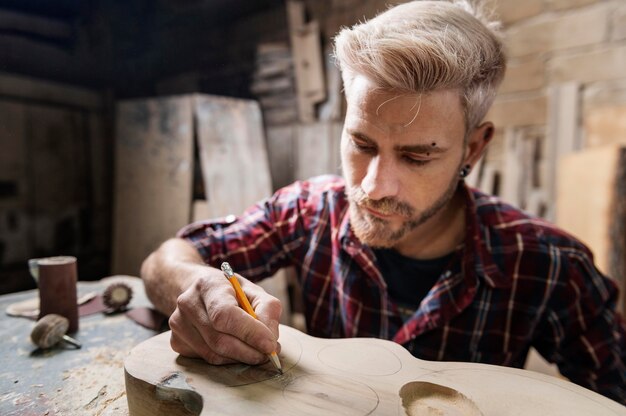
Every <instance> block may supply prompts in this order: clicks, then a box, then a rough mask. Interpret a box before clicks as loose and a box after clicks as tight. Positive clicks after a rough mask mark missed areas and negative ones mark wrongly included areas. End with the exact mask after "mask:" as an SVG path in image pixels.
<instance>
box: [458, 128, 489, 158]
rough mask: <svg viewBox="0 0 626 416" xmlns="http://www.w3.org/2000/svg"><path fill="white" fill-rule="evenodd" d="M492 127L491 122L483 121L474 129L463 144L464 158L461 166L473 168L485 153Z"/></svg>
mask: <svg viewBox="0 0 626 416" xmlns="http://www.w3.org/2000/svg"><path fill="white" fill-rule="evenodd" d="M493 134H494V126H493V123H492V122H491V121H485V122H484V123H482V124H481V125H479V126H478V127H476V128H475V129H474V131H472V132H471V133H470V135H469V137H468V138H467V142H466V143H465V158H464V159H463V165H464V166H465V165H470V166H474V164H476V162H478V160H479V159H480V157H481V156H482V155H483V153H484V152H485V149H486V148H487V145H488V144H489V142H490V141H491V139H492V138H493Z"/></svg>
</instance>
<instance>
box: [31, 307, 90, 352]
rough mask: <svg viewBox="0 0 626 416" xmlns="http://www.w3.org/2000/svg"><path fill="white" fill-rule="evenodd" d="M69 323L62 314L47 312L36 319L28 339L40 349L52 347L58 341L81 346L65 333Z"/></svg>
mask: <svg viewBox="0 0 626 416" xmlns="http://www.w3.org/2000/svg"><path fill="white" fill-rule="evenodd" d="M69 325H70V322H69V321H68V320H67V318H65V317H64V316H61V315H57V314H54V313H51V314H48V315H46V316H44V317H43V318H41V319H40V320H39V321H37V323H36V324H35V326H34V327H33V330H32V331H31V333H30V339H31V341H33V344H35V345H37V346H38V347H39V348H42V349H47V348H50V347H53V346H54V345H56V344H58V343H59V342H60V341H64V342H66V343H68V344H70V345H73V346H74V347H76V348H81V347H82V344H81V343H80V342H78V341H77V340H75V339H74V338H72V337H70V336H68V335H66V334H65V333H66V332H67V328H68V327H69Z"/></svg>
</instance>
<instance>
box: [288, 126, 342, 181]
mask: <svg viewBox="0 0 626 416" xmlns="http://www.w3.org/2000/svg"><path fill="white" fill-rule="evenodd" d="M342 129H343V124H342V123H339V122H328V121H326V122H318V123H311V124H299V125H298V126H297V128H296V166H295V179H299V180H304V179H309V178H311V177H313V176H317V175H323V174H327V173H333V174H337V175H339V174H341V168H340V167H341V158H340V154H339V147H340V142H341V132H342Z"/></svg>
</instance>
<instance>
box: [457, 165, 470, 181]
mask: <svg viewBox="0 0 626 416" xmlns="http://www.w3.org/2000/svg"><path fill="white" fill-rule="evenodd" d="M471 168H472V167H471V166H470V165H465V166H463V167H462V168H461V170H460V171H459V176H460V177H461V179H464V178H466V177H467V175H469V173H470V169H471Z"/></svg>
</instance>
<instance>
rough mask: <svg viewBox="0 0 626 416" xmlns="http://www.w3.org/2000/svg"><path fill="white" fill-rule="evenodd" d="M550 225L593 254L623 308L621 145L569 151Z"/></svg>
mask: <svg viewBox="0 0 626 416" xmlns="http://www.w3.org/2000/svg"><path fill="white" fill-rule="evenodd" d="M558 173H559V174H558V180H559V186H558V188H557V190H558V192H557V198H556V214H557V215H556V224H557V225H559V226H560V227H562V228H563V229H565V230H566V231H568V232H570V233H572V234H573V235H575V236H576V237H578V238H580V239H581V240H582V241H583V242H584V243H585V244H587V245H588V246H589V248H590V249H591V250H592V251H593V253H594V257H595V262H596V265H597V267H598V268H599V269H600V270H601V271H602V272H603V273H605V274H607V275H608V276H610V277H613V278H614V279H616V280H617V282H618V285H619V286H620V288H621V291H620V296H621V299H622V300H621V301H620V303H619V308H620V309H621V310H622V312H625V311H626V307H625V306H624V295H623V292H624V289H625V288H626V285H625V282H624V278H625V277H624V276H625V275H626V245H625V241H624V235H625V234H626V147H624V146H618V145H613V146H602V147H597V148H593V149H587V150H584V151H580V152H577V153H573V154H571V155H569V156H566V157H564V158H563V159H562V160H561V162H560V163H559V165H558Z"/></svg>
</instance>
